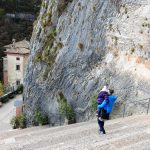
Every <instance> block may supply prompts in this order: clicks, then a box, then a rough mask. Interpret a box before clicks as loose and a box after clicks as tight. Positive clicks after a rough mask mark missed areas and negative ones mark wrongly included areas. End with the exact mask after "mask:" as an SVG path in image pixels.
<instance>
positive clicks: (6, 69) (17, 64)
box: [3, 40, 30, 87]
mask: <svg viewBox="0 0 150 150" xmlns="http://www.w3.org/2000/svg"><path fill="white" fill-rule="evenodd" d="M5 48H6V51H5V54H6V57H4V58H3V77H4V85H5V86H6V85H10V86H13V87H17V86H18V85H19V84H21V83H23V76H24V71H25V66H26V63H27V60H28V56H29V52H30V50H29V42H28V41H26V40H23V41H20V42H15V40H13V43H12V44H10V45H6V46H5Z"/></svg>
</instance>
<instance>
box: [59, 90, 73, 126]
mask: <svg viewBox="0 0 150 150" xmlns="http://www.w3.org/2000/svg"><path fill="white" fill-rule="evenodd" d="M58 104H59V112H60V113H61V114H63V115H64V116H65V117H66V118H67V120H68V124H71V123H75V113H74V110H73V108H72V107H71V105H70V104H69V103H68V102H67V100H66V98H65V96H64V94H63V93H62V92H59V93H58Z"/></svg>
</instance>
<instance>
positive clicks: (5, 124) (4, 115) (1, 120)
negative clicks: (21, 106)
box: [0, 95, 22, 133]
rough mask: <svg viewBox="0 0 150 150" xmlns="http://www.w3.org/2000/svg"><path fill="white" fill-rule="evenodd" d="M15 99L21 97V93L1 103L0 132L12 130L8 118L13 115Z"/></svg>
mask: <svg viewBox="0 0 150 150" xmlns="http://www.w3.org/2000/svg"><path fill="white" fill-rule="evenodd" d="M16 99H22V95H17V96H16V97H15V98H13V99H10V100H9V102H7V103H6V104H3V106H2V107H1V108H0V133H1V132H4V131H7V130H12V127H11V125H10V120H11V118H12V117H13V116H14V115H15V107H14V101H15V100H16Z"/></svg>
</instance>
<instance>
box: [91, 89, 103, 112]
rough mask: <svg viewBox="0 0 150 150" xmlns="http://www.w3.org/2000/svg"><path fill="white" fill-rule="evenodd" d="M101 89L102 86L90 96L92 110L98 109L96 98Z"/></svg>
mask: <svg viewBox="0 0 150 150" xmlns="http://www.w3.org/2000/svg"><path fill="white" fill-rule="evenodd" d="M100 89H101V88H98V89H97V90H95V91H94V92H93V94H92V96H91V98H90V108H91V110H92V112H96V110H97V103H96V100H97V96H98V93H99V91H100Z"/></svg>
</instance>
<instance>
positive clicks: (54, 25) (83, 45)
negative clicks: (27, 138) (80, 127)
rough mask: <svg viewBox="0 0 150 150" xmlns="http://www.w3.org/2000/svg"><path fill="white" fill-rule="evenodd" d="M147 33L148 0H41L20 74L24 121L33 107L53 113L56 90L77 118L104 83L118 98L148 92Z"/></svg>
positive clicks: (127, 98) (143, 95)
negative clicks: (23, 75) (21, 73)
mask: <svg viewBox="0 0 150 150" xmlns="http://www.w3.org/2000/svg"><path fill="white" fill-rule="evenodd" d="M149 37H150V2H149V1H148V0H134V1H133V0H120V1H118V0H101V1H99V0H92V1H91V0H82V1H81V0H67V1H66V0H43V3H42V6H41V12H40V15H39V17H38V20H37V21H36V23H35V27H34V31H33V34H32V39H31V55H30V59H29V63H28V67H27V70H26V75H25V79H24V83H25V89H24V102H25V109H24V111H25V113H26V115H27V118H28V123H29V124H32V122H33V120H34V115H33V114H34V112H35V110H36V109H37V107H40V108H41V109H42V110H43V111H45V112H47V114H49V116H50V114H51V113H52V114H57V113H58V112H59V110H58V93H59V92H61V93H63V95H64V97H65V99H66V100H67V102H68V103H69V104H71V106H72V107H73V109H74V111H75V113H76V119H77V121H80V120H82V117H83V116H82V117H80V115H77V114H78V112H84V113H83V114H84V116H85V117H86V116H87V113H88V112H89V111H90V110H89V109H88V108H89V103H90V99H91V97H92V95H93V91H95V90H96V89H98V88H99V87H101V86H103V85H104V84H106V83H108V84H109V85H110V87H112V88H114V90H115V94H116V95H118V96H119V101H121V102H122V101H130V100H134V99H136V100H137V99H141V98H147V97H150V94H149V90H150V58H149V56H150V49H149V47H150V42H149ZM137 111H139V110H137ZM118 113H119V109H118Z"/></svg>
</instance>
